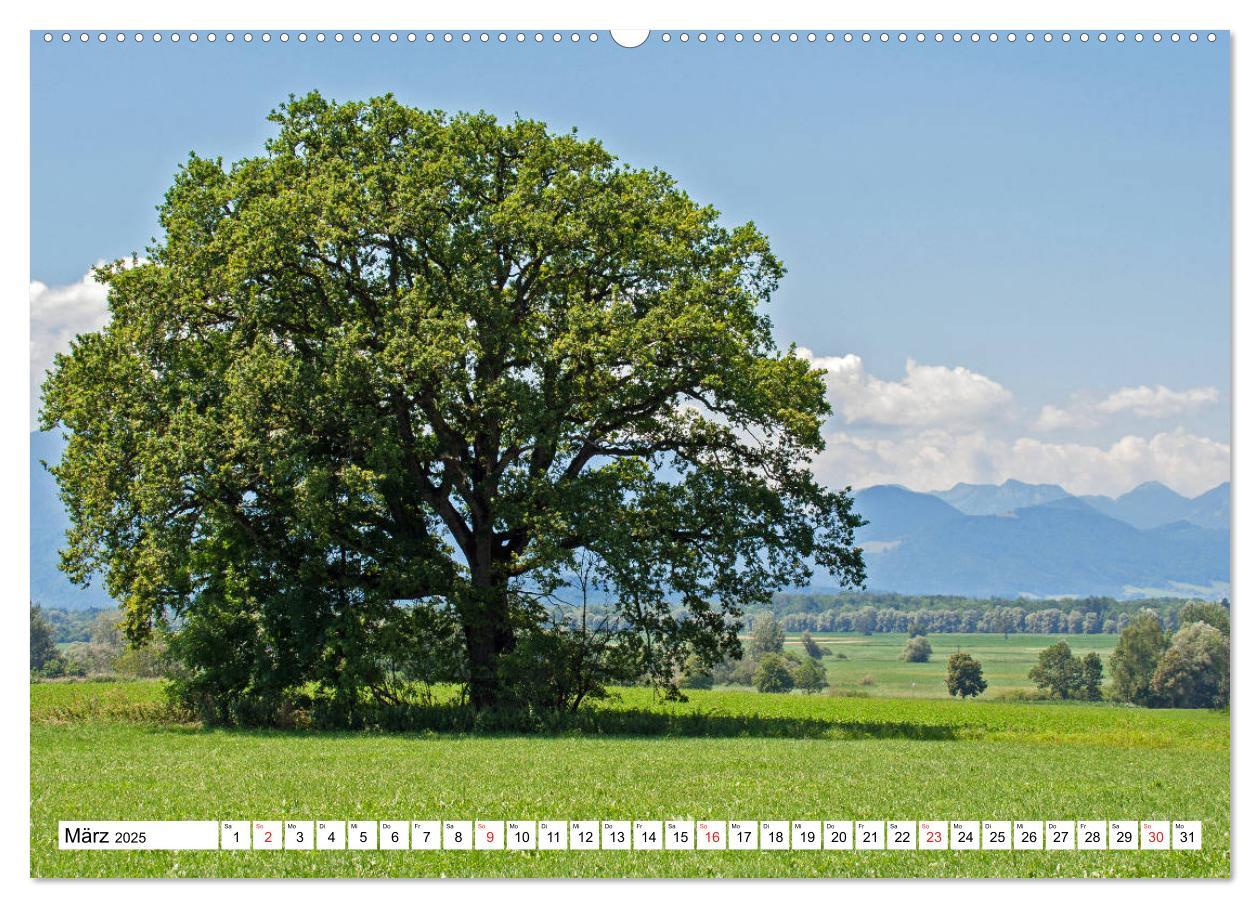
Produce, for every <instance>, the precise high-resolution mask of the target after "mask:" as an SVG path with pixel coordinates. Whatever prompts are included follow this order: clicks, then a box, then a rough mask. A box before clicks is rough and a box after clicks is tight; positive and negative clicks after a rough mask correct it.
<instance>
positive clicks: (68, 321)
mask: <svg viewBox="0 0 1260 908" xmlns="http://www.w3.org/2000/svg"><path fill="white" fill-rule="evenodd" d="M105 297H106V291H105V287H104V286H103V285H101V284H99V283H97V281H96V278H95V277H93V276H92V272H90V271H89V272H88V273H87V274H85V275H84V276H83V278H82V280H79V281H76V282H75V283H73V284H65V285H62V286H58V287H49V286H48V285H46V284H43V283H41V282H40V281H32V282H31V287H30V306H31V373H30V376H31V379H30V380H31V386H30V394H31V403H30V408H31V428H34V427H35V425H36V414H37V413H38V411H39V386H40V385H41V384H43V381H44V373H45V372H47V371H48V369H50V368H51V367H52V362H53V357H54V356H55V355H56V354H58V353H64V352H65V351H66V350H69V349H70V341H71V340H73V339H74V338H75V336H76V335H79V334H83V333H85V332H88V331H96V330H98V329H99V328H101V327H103V326H104V325H105V324H106V323H107V322H108V321H109V311H108V309H107V308H106V305H105Z"/></svg>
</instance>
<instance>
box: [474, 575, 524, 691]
mask: <svg viewBox="0 0 1260 908" xmlns="http://www.w3.org/2000/svg"><path fill="white" fill-rule="evenodd" d="M478 579H481V580H484V581H486V582H484V583H478V582H477V580H478ZM470 598H471V599H472V601H471V602H469V603H468V608H467V609H466V610H465V612H464V641H465V644H466V646H467V649H468V689H469V695H470V698H471V700H472V705H473V708H474V709H476V710H477V711H478V712H480V711H481V710H485V709H493V708H495V707H496V706H498V705H499V703H500V702H501V701H502V696H503V685H504V681H505V680H506V679H504V677H503V674H502V671H501V667H500V661H499V657H500V656H502V655H503V654H504V653H507V652H510V651H511V649H512V647H513V646H514V645H515V643H516V635H515V633H514V632H513V630H512V625H511V622H510V621H509V619H508V590H507V584H506V582H500V583H497V584H496V583H491V582H489V578H488V577H482V578H477V577H474V588H473V590H472V595H471V597H470Z"/></svg>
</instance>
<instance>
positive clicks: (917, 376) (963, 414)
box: [797, 348, 1012, 426]
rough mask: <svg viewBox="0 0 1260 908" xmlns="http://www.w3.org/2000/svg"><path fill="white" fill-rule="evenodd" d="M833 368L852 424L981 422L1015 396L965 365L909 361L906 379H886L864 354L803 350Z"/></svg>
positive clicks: (833, 383) (831, 376) (832, 394)
mask: <svg viewBox="0 0 1260 908" xmlns="http://www.w3.org/2000/svg"><path fill="white" fill-rule="evenodd" d="M797 352H798V353H799V354H800V355H801V356H802V357H804V358H805V359H806V360H808V361H809V362H810V364H811V365H813V366H814V367H815V368H820V369H826V370H827V392H828V398H829V400H830V401H831V404H832V407H833V408H834V409H835V411H836V412H837V413H838V414H840V416H842V417H843V418H844V421H845V422H846V423H850V424H852V423H870V424H875V425H884V426H934V425H953V426H957V425H960V424H963V425H975V424H977V423H981V422H985V421H987V420H990V419H993V418H994V417H996V416H999V415H1001V414H1002V413H1003V411H1004V410H1005V409H1006V408H1007V406H1008V405H1009V404H1010V402H1011V399H1012V395H1011V392H1010V391H1008V390H1007V389H1006V388H1003V387H1002V386H1001V385H1000V384H998V383H997V382H995V381H993V379H991V378H988V377H986V376H984V375H981V374H980V373H978V372H972V371H971V370H970V369H966V368H963V367H962V366H955V367H954V368H950V367H948V366H926V365H922V364H920V363H916V362H915V361H914V360H913V359H909V360H906V374H905V377H904V378H902V379H900V380H898V381H885V380H883V379H879V378H876V377H875V376H873V375H871V374H870V373H869V372H867V371H866V367H865V365H864V364H863V363H862V357H860V356H858V355H857V354H854V353H850V354H849V355H847V356H814V354H813V352H812V351H810V350H808V349H806V348H800V349H798V351H797Z"/></svg>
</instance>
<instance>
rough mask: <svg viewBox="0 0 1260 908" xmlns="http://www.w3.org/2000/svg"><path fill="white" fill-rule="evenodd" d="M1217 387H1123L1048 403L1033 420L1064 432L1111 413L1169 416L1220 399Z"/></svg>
mask: <svg viewBox="0 0 1260 908" xmlns="http://www.w3.org/2000/svg"><path fill="white" fill-rule="evenodd" d="M1220 397H1221V395H1220V392H1219V391H1217V390H1216V389H1215V388H1209V387H1203V388H1187V389H1186V390H1184V391H1174V390H1172V389H1171V388H1167V387H1165V386H1164V385H1156V386H1155V387H1153V388H1152V387H1150V386H1148V385H1138V386H1137V387H1133V388H1120V389H1119V390H1118V391H1113V392H1112V393H1110V394H1108V395H1107V396H1106V397H1104V398H1103V399H1102V400H1097V399H1094V400H1089V399H1083V398H1077V399H1075V400H1073V401H1072V402H1071V403H1069V404H1067V405H1065V406H1062V407H1058V406H1055V405H1053V404H1047V405H1046V406H1044V407H1042V408H1041V412H1040V413H1039V414H1038V415H1037V418H1036V419H1035V420H1034V421H1033V424H1032V427H1033V429H1034V430H1036V431H1039V432H1060V431H1063V430H1064V429H1092V428H1096V427H1097V426H1101V425H1103V424H1104V423H1105V422H1106V420H1107V418H1108V417H1114V416H1136V417H1139V418H1142V419H1169V418H1171V417H1174V416H1183V415H1185V414H1187V413H1191V412H1193V411H1195V410H1200V409H1202V408H1204V407H1207V406H1211V405H1212V404H1214V403H1216V402H1217V401H1218V400H1220Z"/></svg>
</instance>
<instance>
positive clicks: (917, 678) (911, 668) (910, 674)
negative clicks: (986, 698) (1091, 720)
mask: <svg viewBox="0 0 1260 908" xmlns="http://www.w3.org/2000/svg"><path fill="white" fill-rule="evenodd" d="M1118 639H1119V636H1118V635H1116V634H1012V635H1011V636H1010V637H1009V638H1003V637H1002V635H1001V634H929V635H928V641H929V642H930V643H931V644H932V658H931V659H930V660H929V661H928V662H921V663H911V662H902V661H901V659H900V658H899V657H900V656H901V650H902V648H903V647H904V646H905V645H906V635H905V634H871V635H870V636H865V637H864V636H861V635H841V636H833V635H828V634H815V635H814V640H815V641H816V642H817V643H818V644H819V645H821V646H826V647H828V648H829V649H831V651H832V655H831V656H827V657H824V659H823V665H824V666H825V667H826V669H827V681H828V683H830V684H832V685H834V686H836V687H839V688H841V689H844V690H857V691H869V692H870V693H871V695H872V696H877V697H942V698H943V697H948V696H949V693H948V692H947V691H946V690H945V660H946V659H948V658H949V655H950V653H955V652H965V653H970V654H971V655H973V656H975V657H976V658H977V659H979V660H980V663H981V664H982V665H983V666H984V677H985V680H986V681H988V682H989V689H988V694H989V695H990V696H992V695H995V694H1001V693H1005V692H1009V691H1013V690H1019V689H1024V690H1030V689H1033V688H1034V685H1033V683H1032V682H1031V681H1029V680H1028V670H1029V669H1030V668H1032V667H1033V665H1034V664H1035V663H1036V662H1037V654H1038V653H1039V652H1041V651H1042V650H1043V649H1045V648H1046V647H1047V646H1051V645H1053V644H1055V643H1058V642H1059V641H1060V640H1066V641H1067V643H1068V645H1069V646H1071V647H1072V652H1073V653H1074V654H1076V655H1078V656H1083V655H1084V654H1085V653H1089V652H1096V653H1098V655H1100V656H1102V657H1103V661H1104V663H1105V662H1106V659H1107V657H1108V656H1110V655H1111V651H1112V649H1114V648H1115V645H1116V641H1117V640H1118ZM784 649H786V650H788V651H792V652H798V653H800V652H802V650H801V645H800V635H799V634H789V635H788V638H787V641H786V643H785V645H784ZM841 654H843V655H844V657H845V658H843V659H841V658H838V656H839V655H841ZM863 679H868V680H869V682H873V683H867V684H864V683H863Z"/></svg>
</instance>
